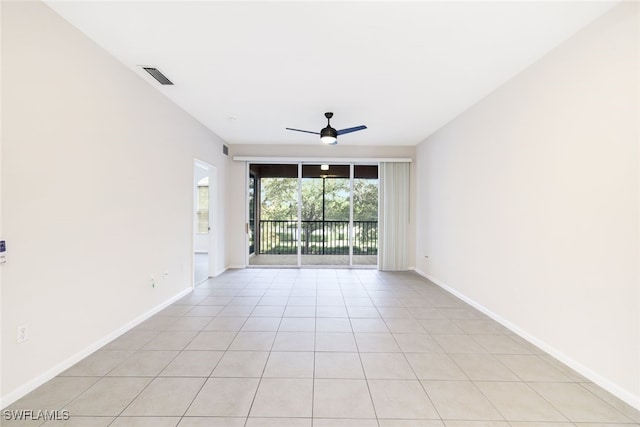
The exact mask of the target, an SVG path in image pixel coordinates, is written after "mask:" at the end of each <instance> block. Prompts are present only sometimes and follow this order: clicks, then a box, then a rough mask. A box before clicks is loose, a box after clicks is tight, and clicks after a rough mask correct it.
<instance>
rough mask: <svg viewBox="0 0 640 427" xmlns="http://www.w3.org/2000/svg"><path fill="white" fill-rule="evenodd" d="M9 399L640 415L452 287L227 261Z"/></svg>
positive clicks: (363, 426)
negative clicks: (228, 266) (242, 266)
mask: <svg viewBox="0 0 640 427" xmlns="http://www.w3.org/2000/svg"><path fill="white" fill-rule="evenodd" d="M8 409H31V410H39V409H40V410H55V409H60V410H62V409H65V410H68V411H69V414H70V416H71V418H70V420H69V421H66V422H65V421H47V422H45V423H44V424H43V422H42V421H40V422H39V421H33V422H22V423H20V422H8V421H3V422H2V425H7V426H14V425H29V426H31V425H45V426H62V425H69V426H82V427H85V426H86V427H92V426H116V427H118V426H120V427H122V426H153V427H164V426H173V427H175V426H180V427H195V426H228V427H233V426H248V427H258V426H260V427H265V426H278V427H280V426H283V427H284V426H289V427H295V426H305V427H310V426H314V427H349V426H356V427H370V426H371V427H373V426H378V427H393V426H402V427H418V426H426V427H445V426H446V427H468V426H471V427H509V426H513V427H564V426H566V427H569V426H579V427H582V426H584V427H600V426H608V427H611V426H614V425H619V427H629V426H631V425H635V426H638V425H640V413H639V412H638V411H636V410H634V409H633V408H631V407H630V406H628V405H625V404H624V403H622V402H621V401H619V400H618V399H616V398H614V397H613V396H611V395H610V394H608V393H607V392H605V391H604V390H602V389H601V388H599V387H597V386H596V385H594V384H593V383H591V382H589V381H588V380H586V379H585V378H583V377H581V376H580V375H578V374H576V373H575V372H574V371H572V370H570V369H569V368H567V367H566V366H564V365H562V364H561V363H559V362H557V361H556V360H554V359H553V358H551V357H550V356H548V355H546V354H544V353H543V352H541V351H540V350H539V349H538V348H536V347H534V346H533V345H531V344H529V343H528V342H526V341H524V340H523V339H521V338H519V337H518V336H516V335H514V334H512V333H511V332H510V331H508V330H507V329H505V328H504V327H502V326H501V325H499V324H498V323H496V322H494V321H492V320H491V319H489V318H487V317H486V316H485V315H483V314H482V313H480V312H478V311H477V310H475V309H473V308H471V307H469V306H468V305H466V304H465V303H463V302H462V301H460V300H459V299H457V298H455V297H453V296H451V295H450V294H448V293H447V292H445V291H443V290H442V289H440V288H438V287H437V286H435V285H433V284H431V283H429V282H428V281H426V280H424V279H423V278H421V277H419V276H417V275H415V274H413V273H382V272H379V271H374V270H328V269H318V270H296V269H290V270H288V269H246V270H234V271H229V272H226V273H224V274H223V275H221V276H220V277H218V278H215V279H209V280H208V281H206V282H204V283H202V284H201V285H200V286H198V287H196V289H195V290H194V291H193V292H192V293H191V294H189V295H188V296H186V297H184V298H183V299H182V300H180V301H178V302H176V303H175V304H173V305H171V306H169V307H167V308H166V309H165V310H163V311H162V312H160V313H158V314H157V315H155V316H153V317H152V318H150V319H148V320H146V321H145V322H143V323H142V324H140V325H139V326H137V327H135V328H134V329H132V330H131V331H129V332H127V333H126V334H124V335H122V336H121V337H119V338H118V339H116V340H114V341H113V342H111V343H110V344H108V345H106V346H105V347H103V348H102V349H101V350H99V351H97V352H95V353H94V354H92V355H91V356H89V357H87V358H86V359H85V360H83V361H81V362H80V363H78V364H77V365H75V366H73V367H72V368H70V369H69V370H67V371H66V372H64V373H62V374H61V375H60V376H58V377H56V378H54V379H53V380H51V381H50V382H48V383H47V384H45V385H43V386H42V387H40V388H39V389H37V390H35V391H34V392H32V393H31V394H29V395H28V396H26V397H24V398H23V399H21V400H20V401H18V402H16V403H15V404H13V405H11V406H10V408H8ZM3 418H4V417H3Z"/></svg>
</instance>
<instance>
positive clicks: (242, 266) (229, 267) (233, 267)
mask: <svg viewBox="0 0 640 427" xmlns="http://www.w3.org/2000/svg"><path fill="white" fill-rule="evenodd" d="M245 267H246V266H244V265H228V266H227V268H225V271H226V270H242V269H244V268H245Z"/></svg>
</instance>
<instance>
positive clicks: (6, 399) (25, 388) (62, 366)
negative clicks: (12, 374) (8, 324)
mask: <svg viewBox="0 0 640 427" xmlns="http://www.w3.org/2000/svg"><path fill="white" fill-rule="evenodd" d="M192 290H193V288H192V287H189V288H187V289H185V290H183V291H181V292H179V293H178V294H176V295H174V296H173V297H171V298H169V299H168V300H166V301H165V302H163V303H162V304H159V305H157V306H156V307H154V308H152V309H151V310H148V311H146V312H145V313H143V314H141V315H140V316H138V317H136V318H135V319H133V320H132V321H130V322H128V323H126V324H125V325H123V326H121V327H120V328H118V329H116V330H115V331H113V332H111V333H110V334H108V335H107V336H105V337H103V338H101V339H99V340H98V341H96V342H94V343H93V344H91V345H89V346H88V347H86V348H84V349H82V350H81V351H79V352H77V353H76V354H74V355H73V356H71V357H69V358H68V359H66V360H65V361H63V362H61V363H59V364H57V365H56V366H54V367H53V368H51V369H49V370H47V371H46V372H44V373H42V374H40V375H38V376H37V377H35V378H34V379H32V380H31V381H28V382H27V383H25V384H23V385H22V386H20V387H18V388H17V389H15V390H13V391H12V392H10V393H8V394H7V395H5V396H2V397H1V398H0V408H2V409H4V408H6V407H7V406H9V405H11V404H12V403H14V402H15V401H17V400H18V399H20V398H22V397H23V396H26V395H27V394H28V393H30V392H32V391H33V390H35V389H36V388H38V387H40V386H41V385H43V384H44V383H46V382H47V381H49V380H51V379H52V378H54V377H56V376H57V375H59V374H61V373H62V372H64V371H66V370H67V369H69V368H70V367H72V366H73V365H75V364H76V363H78V362H79V361H81V360H82V359H84V358H85V357H87V356H89V355H90V354H91V353H93V352H94V351H96V350H99V349H100V348H102V347H104V346H105V345H107V344H109V343H110V342H111V341H113V340H114V339H116V338H118V337H119V336H120V335H122V334H124V333H125V332H127V331H129V330H130V329H131V328H133V327H135V326H137V325H139V324H140V323H142V322H144V321H145V320H147V319H148V318H149V317H151V316H153V315H154V314H156V313H158V312H159V311H160V310H162V309H164V308H166V307H167V306H169V305H171V304H173V303H174V302H176V301H178V300H179V299H180V298H182V297H184V296H185V295H187V294H189V293H190V292H191V291H192Z"/></svg>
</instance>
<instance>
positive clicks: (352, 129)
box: [338, 125, 367, 135]
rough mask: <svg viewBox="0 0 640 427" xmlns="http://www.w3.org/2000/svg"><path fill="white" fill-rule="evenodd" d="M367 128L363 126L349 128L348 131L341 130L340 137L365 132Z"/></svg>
mask: <svg viewBox="0 0 640 427" xmlns="http://www.w3.org/2000/svg"><path fill="white" fill-rule="evenodd" d="M366 128H367V127H366V126H364V125H362V126H356V127H352V128H347V129H340V130H339V131H338V135H344V134H345V133H351V132H356V131H359V130H364V129H366Z"/></svg>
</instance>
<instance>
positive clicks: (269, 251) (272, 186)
mask: <svg viewBox="0 0 640 427" xmlns="http://www.w3.org/2000/svg"><path fill="white" fill-rule="evenodd" d="M249 168H250V171H251V174H253V175H254V176H255V183H254V185H255V189H254V191H255V196H254V197H255V199H256V205H255V208H256V210H257V212H256V213H255V218H256V222H257V225H256V226H255V233H254V246H255V254H254V255H253V256H251V257H250V258H249V265H286V266H292V265H294V266H295V265H298V240H297V236H298V233H297V228H298V165H268V164H264V165H263V164H252V165H250V166H249ZM258 200H259V203H257V201H258Z"/></svg>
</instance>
